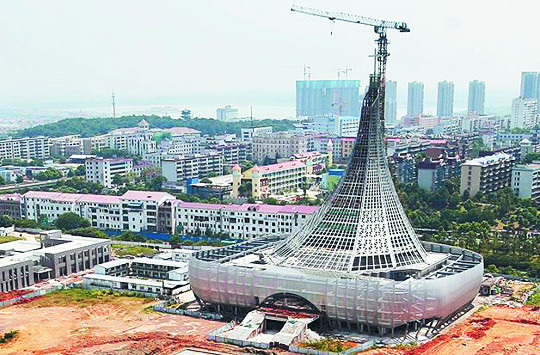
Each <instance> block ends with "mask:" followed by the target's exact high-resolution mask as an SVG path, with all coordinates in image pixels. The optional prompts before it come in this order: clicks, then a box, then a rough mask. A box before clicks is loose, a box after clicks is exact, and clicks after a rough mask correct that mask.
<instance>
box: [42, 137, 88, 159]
mask: <svg viewBox="0 0 540 355" xmlns="http://www.w3.org/2000/svg"><path fill="white" fill-rule="evenodd" d="M50 144H51V146H50V151H51V155H57V156H58V155H60V156H70V155H73V154H82V153H83V139H82V138H81V136H80V135H78V134H73V135H70V136H64V137H58V138H51V139H50Z"/></svg>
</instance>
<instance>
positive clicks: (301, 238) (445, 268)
mask: <svg viewBox="0 0 540 355" xmlns="http://www.w3.org/2000/svg"><path fill="white" fill-rule="evenodd" d="M306 11H307V10H306ZM306 11H303V12H305V13H310V12H309V11H307V12H306ZM310 14H314V13H310ZM314 15H316V16H323V17H327V18H330V19H337V18H335V17H334V18H331V17H329V15H328V13H324V14H322V15H319V14H314ZM334 15H335V14H331V16H334ZM369 20H371V19H369ZM344 21H345V20H344ZM348 22H355V21H348ZM356 22H357V23H364V24H367V23H365V22H360V20H358V21H356ZM398 24H399V23H398ZM394 28H397V27H394ZM398 29H400V28H398ZM405 29H406V30H405ZM400 30H402V29H400ZM375 31H376V32H377V33H378V34H379V39H378V40H377V54H376V56H375V57H376V58H375V61H376V65H375V72H374V74H372V75H371V76H370V85H369V90H368V92H367V94H366V97H365V98H364V102H363V107H362V114H361V118H360V125H359V129H358V136H357V139H356V143H355V146H354V150H353V153H352V157H351V160H350V162H349V165H348V167H347V170H346V172H345V175H344V177H343V178H342V180H341V182H340V184H339V185H338V187H337V188H336V190H335V191H334V193H333V194H332V195H331V196H330V198H328V199H327V200H326V201H325V203H324V204H323V205H322V206H321V208H320V209H319V211H318V212H317V213H316V214H315V215H314V216H313V217H312V218H311V220H310V221H309V222H308V223H307V224H306V225H305V226H304V228H303V229H301V230H300V231H299V232H297V233H296V234H294V235H292V236H291V237H289V238H288V239H286V240H285V241H276V240H270V239H266V240H263V239H256V240H250V241H246V242H244V243H241V244H237V245H233V246H229V247H225V248H221V249H216V250H211V251H202V252H200V253H198V254H197V255H196V257H195V258H194V259H192V260H191V261H190V264H189V278H190V283H191V286H192V289H193V291H194V293H195V294H196V295H197V297H198V298H200V299H202V300H204V301H205V302H209V303H212V304H217V305H224V306H231V305H232V306H234V308H235V309H236V308H238V307H245V308H255V307H257V306H259V300H265V299H266V298H267V297H270V298H269V299H268V300H267V301H266V302H268V303H269V304H270V303H271V302H276V301H280V300H279V297H277V298H276V296H275V295H276V294H283V293H285V294H291V295H297V296H298V297H301V298H302V299H305V300H307V301H308V302H309V303H310V304H312V305H313V307H315V308H316V309H319V310H320V311H321V312H323V313H325V314H326V315H327V317H328V318H329V319H330V320H332V321H333V322H336V323H338V324H340V323H341V322H346V323H348V324H350V323H353V324H357V325H368V326H369V327H371V326H376V327H379V328H380V329H381V330H380V331H382V332H384V329H394V328H395V327H398V326H400V325H403V324H406V323H409V322H413V321H417V320H428V319H439V320H442V319H445V317H449V316H451V315H452V314H453V313H455V312H456V311H457V310H458V309H460V308H461V307H463V306H464V305H465V304H467V303H468V302H470V301H471V300H472V299H473V298H474V297H475V296H476V294H477V293H478V289H479V287H480V283H481V281H482V273H483V260H482V257H481V256H480V255H479V254H477V253H473V252H470V251H468V250H465V249H461V248H456V247H451V246H445V245H440V244H433V243H425V242H424V243H421V242H420V241H419V240H418V237H417V235H416V233H415V231H414V229H413V228H412V226H411V224H410V222H409V220H408V218H407V216H406V215H405V211H404V209H403V207H402V206H401V203H400V201H399V198H398V195H397V193H396V190H395V187H394V184H393V182H392V179H391V176H390V171H389V168H388V161H387V158H386V144H385V140H384V133H385V132H384V80H385V66H386V59H387V57H388V52H387V44H388V41H387V39H386V27H384V26H375ZM407 31H408V29H407V28H406V25H405V27H404V28H403V32H407ZM298 297H296V299H298Z"/></svg>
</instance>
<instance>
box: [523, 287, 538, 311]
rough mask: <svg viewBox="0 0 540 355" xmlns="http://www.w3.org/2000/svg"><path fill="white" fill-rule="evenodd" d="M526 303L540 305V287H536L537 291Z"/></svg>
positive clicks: (534, 305)
mask: <svg viewBox="0 0 540 355" xmlns="http://www.w3.org/2000/svg"><path fill="white" fill-rule="evenodd" d="M525 304H526V305H527V306H533V307H540V287H537V288H536V291H535V292H534V293H533V294H532V295H530V296H529V298H528V299H527V302H525Z"/></svg>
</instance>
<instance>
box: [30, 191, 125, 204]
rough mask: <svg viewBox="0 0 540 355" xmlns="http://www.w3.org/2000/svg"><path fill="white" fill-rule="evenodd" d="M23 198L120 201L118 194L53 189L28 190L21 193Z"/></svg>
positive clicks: (64, 200)
mask: <svg viewBox="0 0 540 355" xmlns="http://www.w3.org/2000/svg"><path fill="white" fill-rule="evenodd" d="M22 196H23V197H24V198H40V199H49V200H53V201H60V202H77V201H79V202H88V203H120V196H110V195H94V194H74V193H67V192H54V191H28V192H27V193H25V194H23V195H22Z"/></svg>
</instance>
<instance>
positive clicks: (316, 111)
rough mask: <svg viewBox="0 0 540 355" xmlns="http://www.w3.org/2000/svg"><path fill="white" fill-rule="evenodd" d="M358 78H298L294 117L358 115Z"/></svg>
mask: <svg viewBox="0 0 540 355" xmlns="http://www.w3.org/2000/svg"><path fill="white" fill-rule="evenodd" d="M360 101H361V97H360V80H298V81H297V82H296V117H315V116H325V115H340V116H359V115H360Z"/></svg>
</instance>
